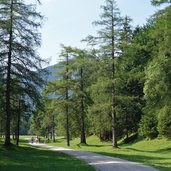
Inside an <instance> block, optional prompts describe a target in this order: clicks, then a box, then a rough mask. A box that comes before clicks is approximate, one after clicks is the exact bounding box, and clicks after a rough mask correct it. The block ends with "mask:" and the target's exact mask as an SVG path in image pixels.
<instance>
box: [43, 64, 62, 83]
mask: <svg viewBox="0 0 171 171" xmlns="http://www.w3.org/2000/svg"><path fill="white" fill-rule="evenodd" d="M43 70H44V71H45V73H43V74H42V77H43V79H44V80H46V81H53V80H59V76H57V75H56V73H57V72H59V71H60V69H59V68H57V67H56V66H55V65H52V66H48V67H46V68H44V69H43Z"/></svg>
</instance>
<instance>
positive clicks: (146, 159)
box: [96, 152, 171, 171]
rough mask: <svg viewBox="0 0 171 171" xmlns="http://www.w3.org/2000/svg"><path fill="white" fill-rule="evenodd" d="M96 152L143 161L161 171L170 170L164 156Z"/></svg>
mask: <svg viewBox="0 0 171 171" xmlns="http://www.w3.org/2000/svg"><path fill="white" fill-rule="evenodd" d="M96 153H98V154H102V155H105V156H110V157H115V158H121V159H124V160H128V161H133V162H138V163H143V164H145V165H149V166H152V167H155V168H157V169H160V170H163V171H170V167H168V166H167V165H171V164H170V163H165V162H164V160H165V158H162V157H154V156H146V155H141V154H138V155H134V154H133V152H132V154H117V153H107V152H96ZM151 161H159V163H156V162H155V164H156V165H154V164H153V162H151ZM161 161H163V163H162V164H161V163H160V162H161ZM159 165H160V166H159Z"/></svg>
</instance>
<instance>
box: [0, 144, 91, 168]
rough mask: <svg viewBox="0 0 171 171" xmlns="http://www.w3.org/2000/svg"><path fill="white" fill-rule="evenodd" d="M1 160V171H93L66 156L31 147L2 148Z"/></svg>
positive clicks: (0, 147)
mask: <svg viewBox="0 0 171 171" xmlns="http://www.w3.org/2000/svg"><path fill="white" fill-rule="evenodd" d="M0 158H1V160H0V171H79V170H83V171H93V168H92V167H91V166H88V165H85V164H84V162H82V161H79V160H78V159H75V158H72V157H69V156H67V155H66V154H63V153H60V152H56V151H55V152H54V151H49V150H46V149H38V148H37V147H30V146H27V147H16V146H11V147H10V148H8V149H7V148H4V147H2V146H0Z"/></svg>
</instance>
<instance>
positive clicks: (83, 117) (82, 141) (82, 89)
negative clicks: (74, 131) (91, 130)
mask: <svg viewBox="0 0 171 171" xmlns="http://www.w3.org/2000/svg"><path fill="white" fill-rule="evenodd" d="M80 76H81V80H80V91H81V106H80V109H81V142H80V143H83V144H86V136H85V115H84V94H83V93H84V80H83V67H81V70H80Z"/></svg>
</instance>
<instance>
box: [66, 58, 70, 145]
mask: <svg viewBox="0 0 171 171" xmlns="http://www.w3.org/2000/svg"><path fill="white" fill-rule="evenodd" d="M66 81H67V85H66V92H65V100H66V105H65V114H66V139H67V146H70V134H69V112H68V99H69V98H68V55H67V57H66Z"/></svg>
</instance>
